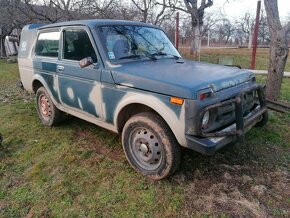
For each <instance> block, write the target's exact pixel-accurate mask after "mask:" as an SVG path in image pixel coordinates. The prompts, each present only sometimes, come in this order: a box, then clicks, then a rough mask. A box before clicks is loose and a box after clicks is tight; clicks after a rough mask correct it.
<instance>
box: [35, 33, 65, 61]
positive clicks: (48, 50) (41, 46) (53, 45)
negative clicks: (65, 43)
mask: <svg viewBox="0 0 290 218" xmlns="http://www.w3.org/2000/svg"><path fill="white" fill-rule="evenodd" d="M59 39H60V32H45V33H40V34H39V36H38V39H37V42H36V45H35V55H39V56H46V57H58V51H59Z"/></svg>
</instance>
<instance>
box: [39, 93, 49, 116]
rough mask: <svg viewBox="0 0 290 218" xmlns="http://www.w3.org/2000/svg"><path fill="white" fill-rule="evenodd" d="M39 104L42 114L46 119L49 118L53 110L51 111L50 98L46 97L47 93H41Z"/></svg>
mask: <svg viewBox="0 0 290 218" xmlns="http://www.w3.org/2000/svg"><path fill="white" fill-rule="evenodd" d="M38 105H39V111H40V113H41V116H42V117H43V118H44V119H49V117H50V116H51V113H52V112H51V108H50V103H49V100H48V98H47V97H46V95H44V94H41V95H40V96H39V101H38Z"/></svg>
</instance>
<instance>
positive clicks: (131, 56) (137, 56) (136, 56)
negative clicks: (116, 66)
mask: <svg viewBox="0 0 290 218" xmlns="http://www.w3.org/2000/svg"><path fill="white" fill-rule="evenodd" d="M134 58H140V55H135V54H134V55H128V56H124V57H120V58H119V60H121V59H134Z"/></svg>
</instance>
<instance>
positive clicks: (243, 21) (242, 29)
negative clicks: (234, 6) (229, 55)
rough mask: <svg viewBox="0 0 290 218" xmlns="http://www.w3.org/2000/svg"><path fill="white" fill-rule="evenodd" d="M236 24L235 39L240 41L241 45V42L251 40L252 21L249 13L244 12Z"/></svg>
mask: <svg viewBox="0 0 290 218" xmlns="http://www.w3.org/2000/svg"><path fill="white" fill-rule="evenodd" d="M236 24H237V29H238V31H237V38H239V39H240V43H241V45H242V44H243V42H249V41H250V40H251V37H252V36H251V32H252V29H253V26H254V19H253V17H252V16H251V14H250V13H249V12H246V13H245V14H244V16H243V17H240V18H238V19H236Z"/></svg>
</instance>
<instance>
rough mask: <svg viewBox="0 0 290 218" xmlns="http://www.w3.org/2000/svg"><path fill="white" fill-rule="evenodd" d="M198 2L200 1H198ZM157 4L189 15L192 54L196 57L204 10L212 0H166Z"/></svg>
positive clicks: (198, 51) (211, 3) (198, 50)
mask: <svg viewBox="0 0 290 218" xmlns="http://www.w3.org/2000/svg"><path fill="white" fill-rule="evenodd" d="M198 2H200V3H198ZM157 4H159V5H165V7H169V8H171V9H172V10H174V11H175V10H179V11H182V12H184V13H186V14H189V15H190V21H191V22H190V24H191V31H192V35H193V38H192V46H191V47H192V49H191V50H192V54H193V55H194V56H195V57H196V56H198V55H199V53H200V39H201V27H202V25H203V19H204V11H205V9H206V8H208V7H211V6H212V5H213V0H201V1H197V0H173V1H172V0H167V1H166V3H164V2H162V3H160V2H158V3H157Z"/></svg>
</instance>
